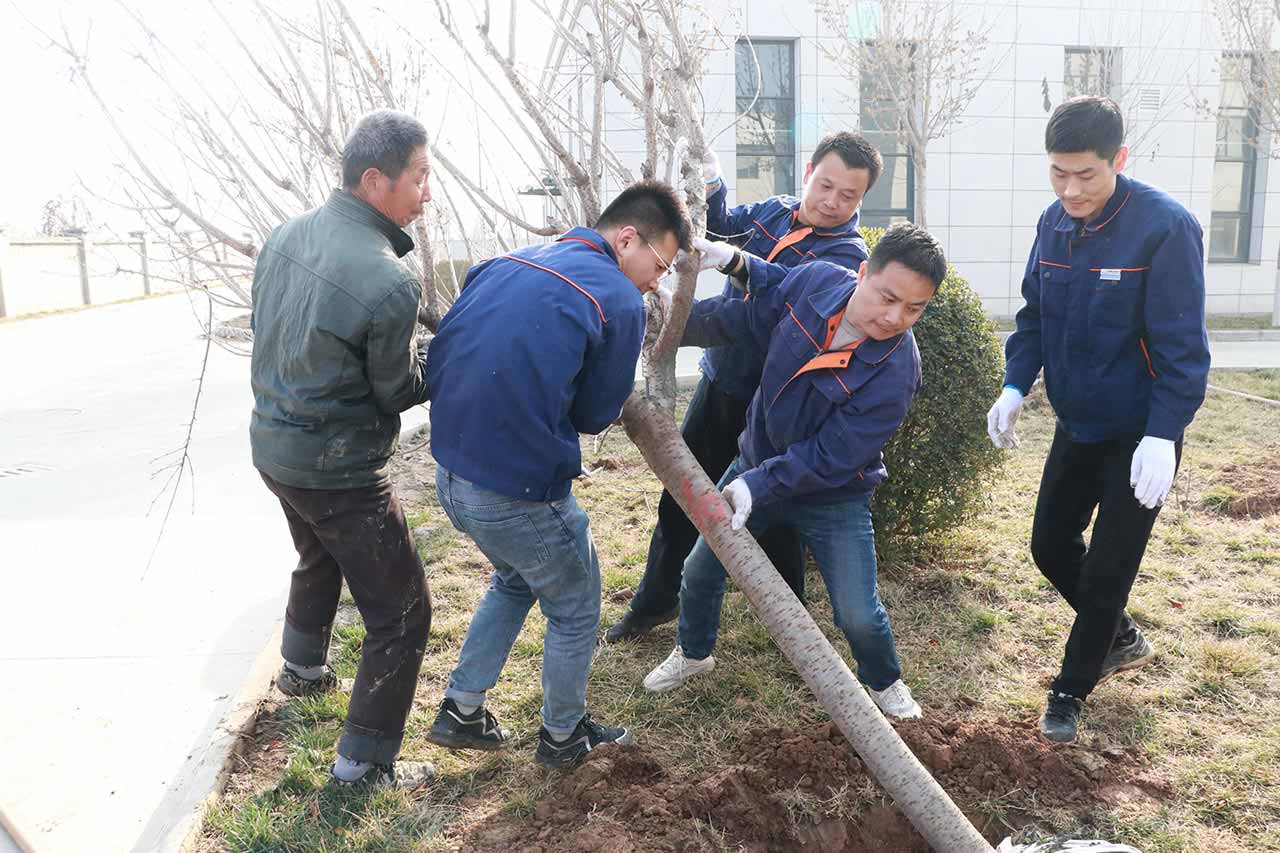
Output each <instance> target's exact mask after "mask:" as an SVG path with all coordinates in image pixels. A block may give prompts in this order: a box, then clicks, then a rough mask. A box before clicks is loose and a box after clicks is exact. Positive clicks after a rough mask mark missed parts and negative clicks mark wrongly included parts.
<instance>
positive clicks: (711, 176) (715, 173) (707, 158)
mask: <svg viewBox="0 0 1280 853" xmlns="http://www.w3.org/2000/svg"><path fill="white" fill-rule="evenodd" d="M719 177H720V158H719V157H717V156H716V152H714V151H712V150H711V149H710V148H708V149H707V153H706V154H705V155H703V157H702V179H703V180H704V181H706V182H707V183H711V182H713V181H715V180H717V179H719Z"/></svg>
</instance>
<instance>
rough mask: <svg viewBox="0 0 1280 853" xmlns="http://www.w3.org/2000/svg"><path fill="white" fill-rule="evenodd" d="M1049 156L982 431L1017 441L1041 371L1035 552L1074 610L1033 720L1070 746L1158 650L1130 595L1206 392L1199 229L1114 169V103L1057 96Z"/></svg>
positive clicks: (1120, 127)
mask: <svg viewBox="0 0 1280 853" xmlns="http://www.w3.org/2000/svg"><path fill="white" fill-rule="evenodd" d="M1045 150H1046V151H1047V152H1048V154H1049V181H1050V183H1051V184H1052V185H1053V191H1054V193H1055V194H1057V196H1058V200H1057V201H1055V202H1054V203H1053V204H1051V205H1049V207H1048V208H1046V209H1045V211H1044V213H1042V214H1041V215H1040V221H1039V223H1038V224H1037V226H1036V241H1035V243H1034V244H1033V245H1032V247H1031V256H1030V257H1029V258H1028V259H1027V269H1026V273H1025V275H1024V277H1023V280H1022V295H1023V297H1024V298H1025V299H1026V305H1024V306H1023V308H1022V309H1021V310H1020V311H1019V312H1018V318H1017V321H1018V327H1017V331H1015V332H1014V333H1013V335H1011V336H1010V338H1009V341H1008V343H1007V344H1006V346H1005V360H1006V367H1005V388H1004V391H1002V392H1001V394H1000V398H999V399H998V400H997V401H996V403H995V405H994V406H992V408H991V411H990V412H989V413H988V415H987V428H988V432H989V433H990V435H991V440H992V442H994V443H995V445H996V447H1000V448H1014V447H1017V446H1018V440H1017V435H1016V433H1015V432H1014V425H1015V423H1016V422H1017V418H1018V413H1019V411H1020V410H1021V408H1022V400H1023V397H1025V396H1026V394H1027V393H1028V392H1029V391H1030V390H1031V385H1032V383H1033V382H1035V379H1036V374H1037V373H1039V372H1040V369H1041V368H1042V367H1043V369H1044V384H1045V390H1046V391H1047V392H1048V395H1049V402H1050V403H1051V404H1052V405H1053V410H1054V412H1055V413H1056V414H1057V416H1058V422H1057V428H1056V430H1055V431H1054V435H1053V445H1052V446H1051V447H1050V448H1049V458H1048V459H1047V460H1046V462H1045V466H1044V476H1043V477H1042V479H1041V481H1040V494H1039V497H1038V498H1037V500H1036V509H1035V520H1034V522H1033V524H1032V529H1031V556H1032V558H1033V559H1034V560H1035V562H1036V565H1037V566H1038V567H1039V569H1040V571H1041V573H1042V574H1044V576H1045V577H1046V578H1048V579H1049V581H1050V582H1051V583H1052V584H1053V585H1054V587H1056V588H1057V590H1058V592H1059V593H1061V594H1062V597H1063V598H1065V599H1066V600H1067V603H1069V604H1070V605H1071V607H1072V608H1073V609H1074V610H1075V611H1076V618H1075V622H1074V623H1073V624H1072V626H1071V634H1070V636H1069V637H1068V639H1067V647H1066V652H1065V654H1064V655H1063V659H1062V668H1061V670H1059V672H1058V677H1057V678H1056V679H1054V681H1053V685H1052V686H1051V688H1050V690H1049V696H1048V702H1047V704H1046V707H1045V712H1044V715H1043V716H1042V717H1041V720H1040V727H1041V731H1042V732H1043V733H1044V735H1045V737H1047V738H1049V739H1050V740H1054V741H1061V742H1064V743H1069V742H1071V741H1073V740H1075V738H1076V732H1077V728H1078V726H1079V722H1080V713H1081V710H1082V708H1083V706H1084V701H1085V699H1087V698H1088V696H1089V694H1090V692H1091V691H1092V690H1093V688H1094V687H1095V686H1096V685H1097V684H1098V682H1099V681H1101V680H1103V679H1105V678H1107V677H1108V676H1110V675H1113V674H1114V673H1116V672H1120V671H1122V670H1126V669H1133V668H1135V667H1139V666H1142V665H1144V664H1146V663H1147V662H1149V661H1150V660H1151V657H1152V654H1153V653H1152V649H1151V645H1150V643H1148V642H1147V640H1146V638H1144V637H1143V635H1142V632H1141V631H1140V630H1139V629H1138V626H1137V625H1136V624H1135V623H1134V621H1133V619H1132V618H1131V617H1130V616H1129V614H1128V613H1126V612H1125V605H1126V604H1127V603H1128V599H1129V591H1130V589H1131V588H1132V586H1133V582H1134V579H1135V578H1136V577H1137V574H1138V567H1139V565H1140V564H1141V562H1142V554H1143V552H1144V551H1145V550H1146V547H1147V540H1148V538H1149V537H1150V536H1151V528H1152V527H1153V526H1154V524H1155V521H1156V516H1157V515H1158V514H1159V512H1160V505H1161V504H1162V503H1163V502H1164V499H1165V496H1166V495H1168V493H1169V488H1170V486H1171V485H1172V484H1173V478H1174V474H1175V473H1176V471H1177V468H1178V462H1179V460H1180V459H1181V455H1182V435H1183V432H1184V430H1186V428H1187V426H1188V425H1189V424H1190V423H1191V420H1192V418H1193V417H1195V413H1196V410H1197V409H1198V408H1199V407H1200V404H1201V403H1202V402H1203V401H1204V394H1205V386H1206V384H1207V382H1208V373H1209V342H1208V333H1207V332H1206V331H1205V318H1204V237H1203V232H1202V231H1201V228H1200V224H1199V223H1198V222H1196V219H1195V217H1194V216H1193V215H1192V214H1191V213H1190V211H1188V210H1187V209H1186V208H1184V207H1183V206H1182V205H1180V204H1178V202H1176V201H1174V200H1173V199H1172V198H1170V197H1169V196H1168V195H1166V194H1165V193H1164V192H1162V191H1160V190H1158V189H1156V188H1155V187H1151V186H1148V185H1147V184H1144V183H1142V182H1140V181H1136V180H1134V179H1132V178H1128V177H1125V176H1124V175H1121V174H1120V172H1121V171H1122V170H1123V169H1124V165H1125V159H1126V158H1127V156H1128V149H1126V148H1125V147H1124V121H1123V119H1122V118H1121V116H1120V110H1119V108H1118V107H1117V106H1116V104H1115V102H1113V101H1111V100H1110V99H1108V98H1098V97H1091V96H1087V97H1080V98H1073V99H1072V100H1069V101H1067V102H1066V103H1064V104H1062V105H1060V106H1059V107H1058V108H1057V109H1056V110H1054V112H1053V115H1052V116H1051V117H1050V118H1049V124H1048V127H1046V128H1045ZM1095 509H1096V510H1097V519H1096V520H1095V521H1094V525H1093V536H1092V538H1091V540H1090V542H1089V544H1088V545H1086V544H1085V541H1084V535H1083V534H1084V530H1085V528H1087V527H1088V526H1089V521H1090V518H1091V517H1092V516H1093V514H1094V510H1095Z"/></svg>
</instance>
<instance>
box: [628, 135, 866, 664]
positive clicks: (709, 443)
mask: <svg viewBox="0 0 1280 853" xmlns="http://www.w3.org/2000/svg"><path fill="white" fill-rule="evenodd" d="M882 168H883V161H882V160H881V159H880V152H878V151H877V150H876V149H875V147H874V146H872V145H871V143H870V142H868V141H867V140H866V139H865V138H863V137H862V136H861V135H859V134H856V133H835V134H832V135H830V136H827V137H824V138H823V139H822V140H821V141H820V142H819V143H818V147H817V148H816V149H815V150H814V152H813V157H812V158H811V159H810V161H809V164H808V165H807V166H806V167H805V173H804V194H803V196H802V197H801V198H799V199H797V198H793V197H791V196H774V197H773V198H770V199H767V200H765V201H763V202H760V203H759V204H746V205H740V206H738V207H734V208H729V207H728V206H727V204H726V199H727V198H728V195H729V194H728V190H727V189H726V188H725V184H724V181H723V179H722V178H721V176H720V163H719V160H718V159H717V158H716V156H715V154H714V153H713V154H711V155H710V157H709V159H708V162H707V164H706V166H705V168H704V172H705V177H706V179H707V181H708V183H707V233H708V234H709V235H712V236H715V237H717V238H719V239H720V240H723V241H726V242H710V241H707V240H702V239H697V240H694V245H695V246H696V247H697V248H699V249H700V250H701V251H702V268H703V269H710V268H712V267H718V268H719V269H720V271H721V272H724V273H726V274H727V277H726V279H725V286H724V293H723V296H724V298H725V299H726V300H740V299H742V298H743V293H744V291H745V290H749V289H759V288H763V287H765V286H766V285H767V283H768V281H769V280H770V279H771V278H772V280H773V281H778V280H781V279H782V278H783V276H785V275H786V273H787V271H788V270H789V269H791V268H792V267H795V266H797V265H799V264H802V263H805V262H806V261H811V260H814V259H821V260H824V261H830V262H832V263H835V264H838V265H840V266H842V267H845V268H847V269H851V270H853V269H857V268H858V265H859V264H860V263H862V262H863V261H865V260H866V259H867V245H866V243H865V242H864V241H863V239H862V236H861V235H860V234H859V233H858V228H857V226H858V207H859V205H861V204H862V198H863V196H864V195H866V193H867V192H868V191H869V190H870V189H871V187H872V186H874V185H875V182H876V178H878V177H879V176H880V171H881V169H882ZM763 365H764V351H763V350H761V349H758V348H757V347H756V344H754V343H753V342H750V341H745V340H743V341H735V342H733V343H729V344H725V345H721V346H713V347H710V348H708V349H707V350H706V352H705V353H703V356H702V365H701V366H702V380H701V381H700V382H699V383H698V387H697V389H696V390H695V391H694V393H693V398H692V399H691V400H690V401H689V408H688V410H687V411H686V412H685V416H684V423H683V424H682V426H681V434H682V435H683V436H684V440H685V442H686V443H687V444H688V445H689V449H690V450H691V451H692V452H693V456H694V458H695V459H697V460H698V464H699V465H701V466H702V469H703V470H704V471H705V472H706V474H707V476H708V477H710V478H711V479H712V480H713V481H715V480H719V479H720V477H721V476H722V475H723V474H724V472H725V469H726V468H728V467H729V463H730V462H732V461H733V458H734V457H735V456H736V455H737V453H738V435H739V434H740V433H741V432H742V430H743V428H744V427H745V426H746V415H747V405H748V404H749V403H750V402H751V397H752V395H753V394H755V391H756V388H757V386H758V385H759V384H760V371H761V370H762V368H763ZM697 539H698V531H697V529H696V528H695V527H694V526H693V522H691V521H689V519H688V518H686V517H685V515H684V513H683V512H682V511H681V509H680V506H679V504H677V503H676V501H675V498H673V497H671V495H670V494H669V493H668V492H667V491H665V490H664V491H663V492H662V497H661V498H660V499H659V501H658V523H657V525H656V526H655V527H654V531H653V538H652V540H651V541H650V543H649V559H648V562H647V564H646V565H645V571H644V577H643V579H642V580H641V581H640V585H639V587H638V588H637V589H636V594H635V597H634V598H633V599H632V601H631V607H630V609H629V610H628V611H627V613H626V615H625V616H623V618H622V619H621V620H620V621H619V622H618V624H616V625H614V626H613V627H612V628H610V629H609V631H608V632H607V633H606V634H605V640H606V641H607V642H610V643H614V642H620V641H624V640H631V639H635V638H637V637H640V636H643V635H644V634H645V633H647V632H648V631H649V630H651V629H652V628H653V627H654V626H656V625H661V624H663V623H664V622H670V621H671V620H672V619H674V618H675V616H676V605H677V603H678V601H679V596H680V574H681V571H682V567H683V566H684V561H685V559H686V558H687V557H688V556H689V552H690V551H691V550H693V544H694V543H695V542H696V541H697ZM760 544H761V546H762V547H763V548H764V550H765V553H766V554H768V556H769V559H770V560H771V561H772V562H773V564H774V566H775V567H776V568H777V569H778V571H779V572H780V573H781V575H782V577H783V578H784V579H785V580H786V581H787V584H788V585H789V586H790V587H791V589H792V591H793V592H795V594H796V597H797V598H799V599H800V600H801V601H803V600H804V567H805V566H804V548H803V547H802V546H801V544H800V540H799V536H798V535H797V533H796V531H795V530H794V529H793V528H791V527H789V526H783V525H780V526H776V527H773V528H771V529H770V530H769V531H768V532H767V533H765V534H764V535H763V536H762V537H761V539H760Z"/></svg>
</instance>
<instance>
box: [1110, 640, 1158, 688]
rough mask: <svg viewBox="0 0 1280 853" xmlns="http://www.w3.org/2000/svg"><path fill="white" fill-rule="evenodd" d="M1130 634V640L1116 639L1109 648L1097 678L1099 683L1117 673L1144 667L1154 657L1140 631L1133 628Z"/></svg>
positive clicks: (1154, 654) (1149, 645)
mask: <svg viewBox="0 0 1280 853" xmlns="http://www.w3.org/2000/svg"><path fill="white" fill-rule="evenodd" d="M1130 633H1131V634H1132V637H1131V638H1130V637H1120V638H1118V639H1117V640H1116V641H1115V644H1114V645H1113V646H1112V647H1111V651H1109V652H1107V657H1106V659H1105V660H1104V661H1103V662H1102V674H1101V675H1099V676H1098V681H1099V682H1102V681H1104V680H1106V679H1108V678H1110V677H1111V676H1113V675H1115V674H1116V673H1117V672H1124V671H1125V670H1127V669H1137V668H1138V667H1140V666H1146V665H1147V664H1149V663H1151V661H1152V659H1153V658H1154V657H1155V656H1156V653H1155V651H1154V650H1153V649H1152V648H1151V644H1150V643H1148V642H1147V638H1146V637H1144V636H1142V632H1141V631H1139V630H1138V629H1137V628H1133V629H1132V631H1131V632H1130Z"/></svg>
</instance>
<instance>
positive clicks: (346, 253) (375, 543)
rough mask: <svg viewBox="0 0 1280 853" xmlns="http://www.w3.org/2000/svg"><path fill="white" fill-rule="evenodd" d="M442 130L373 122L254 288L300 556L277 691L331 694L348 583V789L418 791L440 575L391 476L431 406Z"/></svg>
mask: <svg viewBox="0 0 1280 853" xmlns="http://www.w3.org/2000/svg"><path fill="white" fill-rule="evenodd" d="M426 143H427V135H426V130H425V129H424V128H423V126H422V124H421V123H420V122H418V121H417V120H416V119H414V118H413V117H411V116H408V115H405V114H403V113H397V112H392V111H390V110H383V111H379V112H374V113H370V114H369V115H366V116H365V117H364V118H362V119H361V120H360V122H359V124H358V125H357V126H356V128H355V130H354V131H352V133H351V137H350V138H349V139H348V140H347V143H346V146H345V147H344V149H343V154H342V180H343V187H342V189H339V190H334V192H333V194H332V195H331V196H330V197H329V200H328V201H327V202H326V203H325V204H324V205H323V206H322V207H319V208H317V209H315V210H312V211H309V212H308V213H304V214H303V215H301V216H299V217H297V218H296V219H292V220H290V221H289V222H286V223H285V224H284V225H281V226H280V227H279V228H277V229H276V230H275V232H274V233H272V235H271V237H270V239H268V240H267V242H266V245H265V246H263V249H262V253H261V255H260V256H259V258H258V262H257V267H256V269H255V271H254V279H253V315H252V325H253V331H254V348H253V366H252V381H253V395H254V408H253V419H252V422H251V424H250V427H249V438H250V443H251V445H252V448H253V464H254V465H255V466H257V468H258V470H259V472H260V473H261V475H262V479H263V480H264V481H265V482H266V484H267V487H268V488H269V489H271V491H272V492H273V493H274V494H275V495H276V496H277V497H278V498H279V499H280V505H281V506H282V507H283V509H284V514H285V518H286V519H287V520H288V523H289V532H290V533H291V534H292V536H293V541H294V545H295V547H296V548H297V551H298V565H297V568H296V569H295V570H294V572H293V580H292V584H291V586H290V589H289V603H288V608H287V610H286V611H285V626H284V641H283V643H282V648H281V653H282V655H283V657H284V660H285V663H284V667H283V669H282V670H281V672H280V675H279V676H278V678H277V680H276V683H277V686H279V688H280V689H281V690H282V691H283V692H285V693H286V694H289V695H303V694H309V693H315V692H320V691H324V690H330V689H333V688H334V687H335V686H336V679H335V678H334V675H333V673H332V671H330V670H329V668H328V667H327V666H326V663H325V662H326V657H327V654H328V649H329V635H330V632H331V631H332V628H333V620H334V616H335V614H336V612H337V606H338V596H339V593H340V592H341V589H342V581H343V579H344V578H345V579H346V582H347V587H348V588H349V589H350V590H351V594H352V597H353V598H354V599H355V602H356V606H357V607H358V608H359V610H360V615H361V616H362V617H363V619H364V624H365V628H366V630H367V634H366V636H365V640H364V647H363V651H362V654H361V658H360V665H359V668H358V669H357V670H356V680H355V685H354V687H353V689H352V691H351V703H350V708H349V710H348V712H347V719H346V722H345V724H344V726H343V731H342V737H341V739H340V740H339V741H338V760H337V762H336V763H335V764H334V767H333V780H334V781H335V782H336V783H339V784H353V783H368V784H389V783H394V784H399V785H406V784H409V785H412V784H417V783H419V782H421V781H424V780H425V778H427V776H429V774H430V767H429V766H427V765H420V764H413V765H411V764H409V763H406V762H400V763H399V764H397V763H396V756H397V755H398V754H399V752H400V743H401V740H402V739H403V736H404V726H405V720H406V718H407V717H408V714H409V708H410V706H411V704H412V702H413V694H414V688H415V686H416V684H417V680H418V670H419V669H420V668H421V666H422V656H423V653H424V651H425V649H426V642H427V632H428V630H429V629H430V626H431V599H430V595H429V593H428V590H427V582H426V577H425V575H424V573H423V570H422V564H421V563H420V561H419V560H418V555H417V551H416V550H415V548H414V545H413V540H412V538H411V536H410V534H409V529H408V526H407V525H406V523H405V518H404V513H403V512H402V511H401V508H400V503H399V501H398V500H397V498H396V494H395V491H394V490H393V489H392V487H391V482H390V480H389V478H388V476H387V460H388V459H389V458H390V457H391V454H392V452H393V451H394V450H395V447H396V439H397V437H398V435H399V431H400V413H401V412H402V411H404V410H406V409H408V408H410V407H411V406H414V405H417V404H419V403H422V402H424V401H425V400H426V399H427V387H426V381H425V378H424V376H425V374H424V361H423V353H422V352H419V351H416V350H415V349H414V347H413V343H412V341H413V332H414V325H415V322H416V314H417V307H418V302H419V299H420V296H421V284H420V283H419V281H418V278H417V276H416V275H414V273H413V272H412V270H410V269H409V268H408V267H407V266H406V265H405V264H404V263H403V261H402V260H401V259H402V258H403V257H404V256H405V255H406V254H408V253H409V251H410V250H412V249H413V240H412V239H411V238H410V237H409V235H408V234H406V233H405V232H404V230H403V229H404V227H405V226H407V225H408V224H409V223H410V222H412V221H413V220H415V219H417V218H418V217H419V216H420V215H421V214H422V208H423V205H424V204H425V203H426V202H428V201H430V199H431V192H430V190H429V189H428V186H427V175H428V172H429V170H430V164H429V162H428V158H427V147H426Z"/></svg>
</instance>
